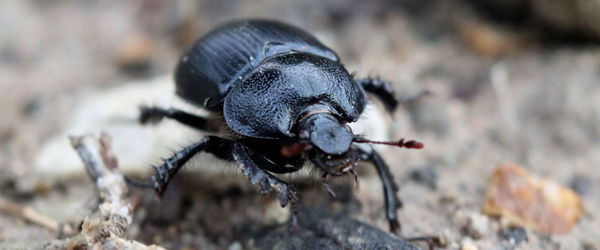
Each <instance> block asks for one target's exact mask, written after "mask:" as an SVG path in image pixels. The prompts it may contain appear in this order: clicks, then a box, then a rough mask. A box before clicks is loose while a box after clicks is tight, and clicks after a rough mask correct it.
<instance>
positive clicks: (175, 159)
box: [152, 136, 231, 197]
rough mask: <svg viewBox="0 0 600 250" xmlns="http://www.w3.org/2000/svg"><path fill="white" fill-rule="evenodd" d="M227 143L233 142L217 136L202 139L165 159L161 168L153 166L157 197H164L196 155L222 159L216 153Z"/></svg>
mask: <svg viewBox="0 0 600 250" xmlns="http://www.w3.org/2000/svg"><path fill="white" fill-rule="evenodd" d="M227 142H231V141H229V140H227V139H223V138H219V137H215V136H207V137H204V138H202V140H200V141H199V142H196V143H194V144H192V145H190V146H187V147H185V148H183V149H182V150H180V151H178V152H176V153H174V154H173V155H172V156H171V157H169V158H166V159H164V163H163V164H161V165H160V166H153V167H154V169H155V170H156V173H154V175H153V176H152V182H153V184H154V190H155V192H156V195H157V196H158V197H161V196H162V194H163V193H164V192H165V190H166V188H167V186H168V185H169V182H170V181H171V179H172V178H173V177H174V176H175V174H177V172H178V171H179V170H180V169H181V167H183V165H185V163H186V162H187V161H188V160H190V159H191V158H192V157H193V156H194V155H196V154H197V153H200V152H202V151H207V152H209V153H213V154H217V157H220V156H219V155H218V152H215V151H217V150H218V149H220V148H222V147H223V145H227Z"/></svg>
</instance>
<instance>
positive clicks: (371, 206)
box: [0, 0, 600, 249]
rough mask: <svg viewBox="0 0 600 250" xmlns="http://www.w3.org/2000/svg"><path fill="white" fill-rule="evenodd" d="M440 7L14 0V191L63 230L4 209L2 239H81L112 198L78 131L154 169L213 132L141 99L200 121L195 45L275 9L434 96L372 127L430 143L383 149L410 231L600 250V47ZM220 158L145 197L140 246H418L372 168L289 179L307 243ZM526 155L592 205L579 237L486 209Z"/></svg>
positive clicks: (472, 241) (2, 126) (8, 138)
mask: <svg viewBox="0 0 600 250" xmlns="http://www.w3.org/2000/svg"><path fill="white" fill-rule="evenodd" d="M426 2H427V3H422V1H384V0H377V1H353V0H345V1H301V2H300V1H268V0H261V1H235V0H234V1H199V2H196V1H185V0H184V1H101V2H93V1H78V2H71V1H3V2H1V3H0V79H1V80H0V88H1V89H3V91H0V114H2V118H0V173H1V174H0V188H1V190H2V192H1V193H2V194H0V198H1V199H2V201H7V202H9V203H10V204H11V205H16V206H17V207H18V208H21V209H22V208H28V209H33V210H34V211H37V212H38V213H39V214H41V215H43V216H45V217H47V218H49V219H50V220H51V221H54V222H57V223H59V224H58V225H59V226H58V230H57V228H52V226H49V227H48V226H41V225H39V224H38V223H32V222H30V221H27V220H25V219H24V218H23V216H19V215H17V214H15V213H14V211H13V212H10V209H6V206H4V205H3V206H1V207H3V208H2V209H1V210H0V249H39V248H43V246H44V244H46V243H48V242H50V241H52V240H53V239H57V238H66V237H69V234H68V233H67V232H66V231H65V230H64V229H65V228H67V227H69V228H73V229H74V230H78V228H79V227H80V226H81V222H82V220H83V218H84V217H85V216H87V215H89V214H91V213H92V212H93V211H95V210H96V209H97V207H96V205H97V193H96V191H95V190H94V185H93V183H92V182H91V181H90V179H89V178H88V177H87V176H85V173H84V172H83V165H82V164H81V162H79V161H78V158H77V155H76V153H75V152H74V151H73V150H72V149H70V148H69V141H68V138H67V136H68V135H70V134H74V133H77V134H83V133H88V132H91V133H98V132H99V131H106V132H107V133H108V134H109V135H110V136H111V137H112V139H113V144H114V147H113V149H114V151H115V154H116V156H117V158H118V159H119V161H120V162H121V167H122V169H123V171H124V172H125V173H126V174H129V175H132V176H135V177H137V178H147V177H148V176H149V175H150V174H151V173H152V171H151V168H150V164H157V163H159V162H160V157H164V156H167V155H168V154H169V153H170V152H173V151H174V150H176V149H178V148H181V147H182V146H184V145H186V144H187V143H190V142H193V140H194V139H196V138H201V136H202V135H201V134H197V133H196V132H194V131H191V130H188V129H186V128H183V127H181V126H179V125H177V124H174V123H170V122H165V123H166V124H164V125H163V124H160V125H156V126H151V127H142V126H141V125H137V124H135V119H136V114H135V113H136V109H137V105H139V104H144V103H146V104H167V105H171V104H173V105H182V106H184V108H186V109H188V110H192V111H195V112H202V111H200V110H198V109H197V108H194V107H190V106H189V105H188V104H186V103H184V102H182V101H181V100H178V99H177V98H176V97H175V96H174V93H173V91H172V82H171V81H172V80H171V77H170V75H171V73H172V71H173V68H174V65H175V64H176V62H177V60H178V57H179V55H180V53H181V51H183V50H184V49H185V48H186V47H187V46H188V45H189V44H191V43H192V42H193V41H194V39H196V38H197V37H199V36H200V35H202V34H204V33H206V32H208V31H209V30H210V29H212V28H214V27H216V26H218V25H220V24H223V23H224V22H227V21H229V20H236V19H243V18H257V17H260V18H268V19H276V20H281V21H285V22H288V23H291V24H294V25H296V26H299V27H301V28H303V29H305V30H307V31H309V32H311V33H313V34H314V35H315V36H316V37H317V38H318V39H320V40H321V41H322V42H323V43H324V44H326V45H327V46H329V47H331V48H332V49H333V50H335V51H336V52H338V54H339V56H340V57H341V59H342V62H343V63H344V65H345V66H346V68H347V69H348V70H349V71H356V75H357V76H361V77H367V76H379V77H380V78H381V79H385V80H389V81H390V82H391V83H392V84H393V87H394V88H395V89H396V91H397V94H398V95H399V96H400V97H406V96H411V95H415V94H417V93H419V92H421V91H424V90H427V91H429V92H430V94H429V95H427V96H426V97H424V98H422V99H419V100H418V101H415V102H411V103H410V104H408V105H404V106H403V107H401V108H399V109H398V110H396V111H395V112H394V113H393V114H391V115H387V114H385V113H382V114H381V115H376V114H374V115H369V116H365V117H363V118H362V119H363V120H364V121H365V122H366V123H367V124H368V123H369V122H370V123H371V124H373V125H370V126H369V125H367V126H366V128H365V130H364V132H365V133H366V134H367V135H370V134H369V133H372V135H373V137H375V138H376V137H384V138H392V139H399V138H407V139H417V140H419V141H421V142H423V143H424V144H425V148H424V149H422V150H405V149H398V148H385V147H381V148H378V150H379V151H380V152H381V153H382V155H383V156H384V158H385V160H386V161H387V162H388V164H389V165H390V167H391V169H392V172H393V175H394V176H395V180H396V182H397V183H398V184H399V187H400V192H399V197H401V199H402V201H403V203H404V206H403V207H402V209H400V210H399V215H400V221H401V223H402V232H401V235H402V236H403V237H407V238H410V237H417V236H424V235H431V236H439V237H441V238H442V239H443V240H444V241H445V242H444V243H445V244H444V246H441V247H440V248H441V249H461V248H462V249H599V248H600V212H599V211H600V209H599V208H600V170H599V169H598V166H600V85H599V84H600V46H599V45H600V44H599V43H598V42H594V41H593V40H592V41H590V40H579V39H584V38H581V37H576V38H573V37H568V38H567V39H559V38H560V37H562V35H563V33H552V32H554V31H553V30H551V29H550V30H549V29H546V28H545V26H543V25H540V26H538V25H537V24H535V23H533V24H532V23H530V22H526V21H525V23H523V22H521V23H518V22H517V23H516V24H515V22H512V21H507V20H506V19H503V18H491V17H492V16H493V17H496V15H492V14H490V10H489V8H486V9H484V8H480V6H478V5H475V6H474V5H472V4H470V2H471V1H454V0H453V1H426ZM500 2H513V1H500ZM538 2H539V1H538ZM501 8H502V7H499V9H498V11H499V12H501V11H500V10H505V9H501ZM492 12H493V10H492ZM509 16H510V15H509ZM553 21H555V22H558V21H560V20H553ZM595 28H598V27H595ZM578 29H581V26H579V27H578ZM548 34H553V35H550V36H549V35H548ZM552 37H554V38H556V39H552ZM370 102H371V104H372V105H371V106H372V107H374V108H373V109H376V108H377V107H380V106H381V103H379V102H378V101H377V100H375V99H374V98H370ZM185 105H188V106H185ZM369 129H371V130H374V131H371V132H369V131H370V130H369ZM214 161H215V160H214V159H213V158H209V157H208V158H200V159H195V160H193V162H192V163H191V164H189V167H186V170H184V171H183V172H182V174H180V176H179V177H177V178H176V179H175V180H174V182H173V184H171V186H170V188H169V190H168V191H167V193H166V195H165V198H164V200H163V201H162V202H157V201H156V200H155V199H154V197H153V194H152V192H151V191H148V190H139V189H133V190H132V191H131V193H130V196H129V197H131V200H132V201H133V204H134V218H133V223H132V225H130V228H129V230H128V232H127V235H128V238H130V239H135V240H137V241H139V242H142V243H145V244H149V245H150V244H156V245H159V246H162V247H165V248H168V249H266V248H269V246H275V245H277V244H280V243H281V244H283V243H282V242H284V241H285V242H284V243H287V244H289V245H278V246H280V249H285V248H303V247H308V246H309V247H321V248H332V247H345V248H353V249H361V248H368V247H366V246H373V245H371V244H370V243H373V244H376V243H374V242H372V241H370V240H373V239H380V240H378V241H377V244H380V245H377V246H381V247H384V248H387V249H394V248H396V247H397V246H404V244H407V243H406V242H405V241H403V240H401V239H400V238H397V237H395V236H392V235H390V234H387V233H386V232H387V230H388V228H387V227H388V224H387V221H386V219H385V214H384V210H383V195H382V193H381V192H382V191H381V183H380V181H379V179H378V178H377V175H376V172H375V171H374V170H373V169H372V168H371V167H370V166H369V165H367V164H365V165H361V167H360V169H359V171H358V172H359V173H358V174H359V176H360V190H359V191H358V192H356V191H355V189H354V180H353V178H352V177H350V176H347V177H344V178H337V179H332V182H331V185H332V186H333V188H334V190H335V191H336V194H337V196H336V198H335V199H334V198H331V197H330V196H329V194H328V193H327V192H326V191H325V190H324V189H323V187H322V185H321V183H320V181H319V178H318V174H317V173H316V172H314V171H313V172H312V173H310V171H307V172H308V173H305V174H300V175H302V176H301V177H295V176H287V177H285V178H286V179H289V180H290V181H291V182H293V183H295V185H296V186H297V187H298V188H299V190H300V194H301V199H302V201H303V204H302V206H303V209H305V210H306V211H305V213H304V212H303V213H301V214H300V215H301V216H300V218H299V219H300V220H301V221H302V220H303V219H304V221H302V222H301V223H300V225H301V229H300V231H298V233H297V234H293V233H290V232H289V231H287V226H286V222H287V218H288V216H289V211H288V210H287V209H282V208H280V207H279V205H278V203H279V202H278V201H277V200H276V199H275V197H273V196H261V195H259V194H257V192H255V190H254V189H253V188H252V187H251V186H250V185H249V184H247V181H246V180H245V179H244V176H243V175H241V173H240V172H239V171H238V170H237V169H236V168H235V166H233V165H228V164H225V163H211V164H213V165H216V166H217V170H212V171H211V172H210V171H209V170H206V169H204V168H203V167H204V165H208V162H214ZM508 163H513V164H517V165H519V166H521V167H523V168H524V169H526V171H527V172H528V173H529V174H530V175H533V176H536V177H539V178H545V179H548V180H550V181H552V182H555V183H557V184H559V185H562V186H564V187H568V188H571V189H572V190H574V191H575V192H576V193H577V194H578V195H579V197H580V198H581V201H582V204H583V213H582V215H581V216H580V218H579V219H578V221H577V223H576V224H575V225H574V226H573V227H572V228H571V229H570V230H567V231H568V232H567V233H563V234H552V233H545V232H540V231H538V230H536V229H533V228H527V227H526V228H523V227H520V226H519V225H505V224H504V223H503V222H502V220H501V219H498V218H494V217H488V216H487V215H485V214H484V213H483V212H482V207H483V204H484V199H485V194H486V190H487V189H488V185H489V183H490V177H491V175H492V173H493V172H494V170H495V169H496V167H497V166H499V165H501V164H508ZM208 172H210V174H204V173H208ZM0 203H3V202H0ZM13 208H14V206H13ZM17 210H19V209H17ZM303 216H304V218H303ZM336 227H338V228H339V229H340V230H341V229H343V230H349V228H357V230H358V228H363V229H361V230H362V231H360V232H361V233H357V232H355V231H352V230H350V231H348V232H347V233H344V232H346V231H343V230H342V231H340V230H338V229H336ZM307 228H308V229H307ZM61 229H62V230H61ZM352 233H357V235H352ZM349 235H351V236H349ZM303 237H306V239H311V238H310V237H313V238H318V239H316V240H315V241H314V242H310V244H313V245H304V244H305V242H306V241H310V240H302V239H303ZM298 239H300V240H298ZM306 244H308V243H306ZM394 244H398V245H394ZM415 245H416V246H418V247H421V248H426V247H427V246H426V244H421V243H415Z"/></svg>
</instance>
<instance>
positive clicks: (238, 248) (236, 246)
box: [227, 241, 243, 250]
mask: <svg viewBox="0 0 600 250" xmlns="http://www.w3.org/2000/svg"><path fill="white" fill-rule="evenodd" d="M227 249H228V250H242V249H243V248H242V244H240V243H239V242H237V241H235V242H233V243H231V245H229V247H228V248H227Z"/></svg>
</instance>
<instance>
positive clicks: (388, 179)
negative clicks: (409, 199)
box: [359, 147, 402, 234]
mask: <svg viewBox="0 0 600 250" xmlns="http://www.w3.org/2000/svg"><path fill="white" fill-rule="evenodd" d="M369 149H370V150H364V149H362V148H359V152H360V154H361V160H363V161H369V162H371V163H372V164H373V165H374V166H375V169H376V170H377V174H378V175H379V179H381V183H382V184H383V198H384V201H385V212H386V213H385V215H386V217H387V219H388V221H389V223H390V231H391V232H392V233H395V234H397V233H399V232H400V222H399V221H398V214H397V211H396V210H397V209H398V208H399V207H402V202H401V201H400V199H398V196H397V193H398V190H399V188H398V186H397V185H396V183H395V182H394V176H393V175H392V173H391V172H390V168H389V167H388V166H387V164H386V163H385V161H384V160H383V158H381V156H380V155H379V154H378V153H377V152H375V150H373V148H372V147H369Z"/></svg>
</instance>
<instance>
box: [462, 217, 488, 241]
mask: <svg viewBox="0 0 600 250" xmlns="http://www.w3.org/2000/svg"><path fill="white" fill-rule="evenodd" d="M460 220H461V223H463V226H462V230H463V232H464V233H465V234H466V235H468V236H469V237H471V238H473V239H481V238H483V237H484V236H485V235H486V232H487V231H488V228H489V225H490V223H489V219H488V218H487V217H486V216H485V215H482V214H479V213H469V214H467V215H466V216H464V217H463V218H461V219H460Z"/></svg>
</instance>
